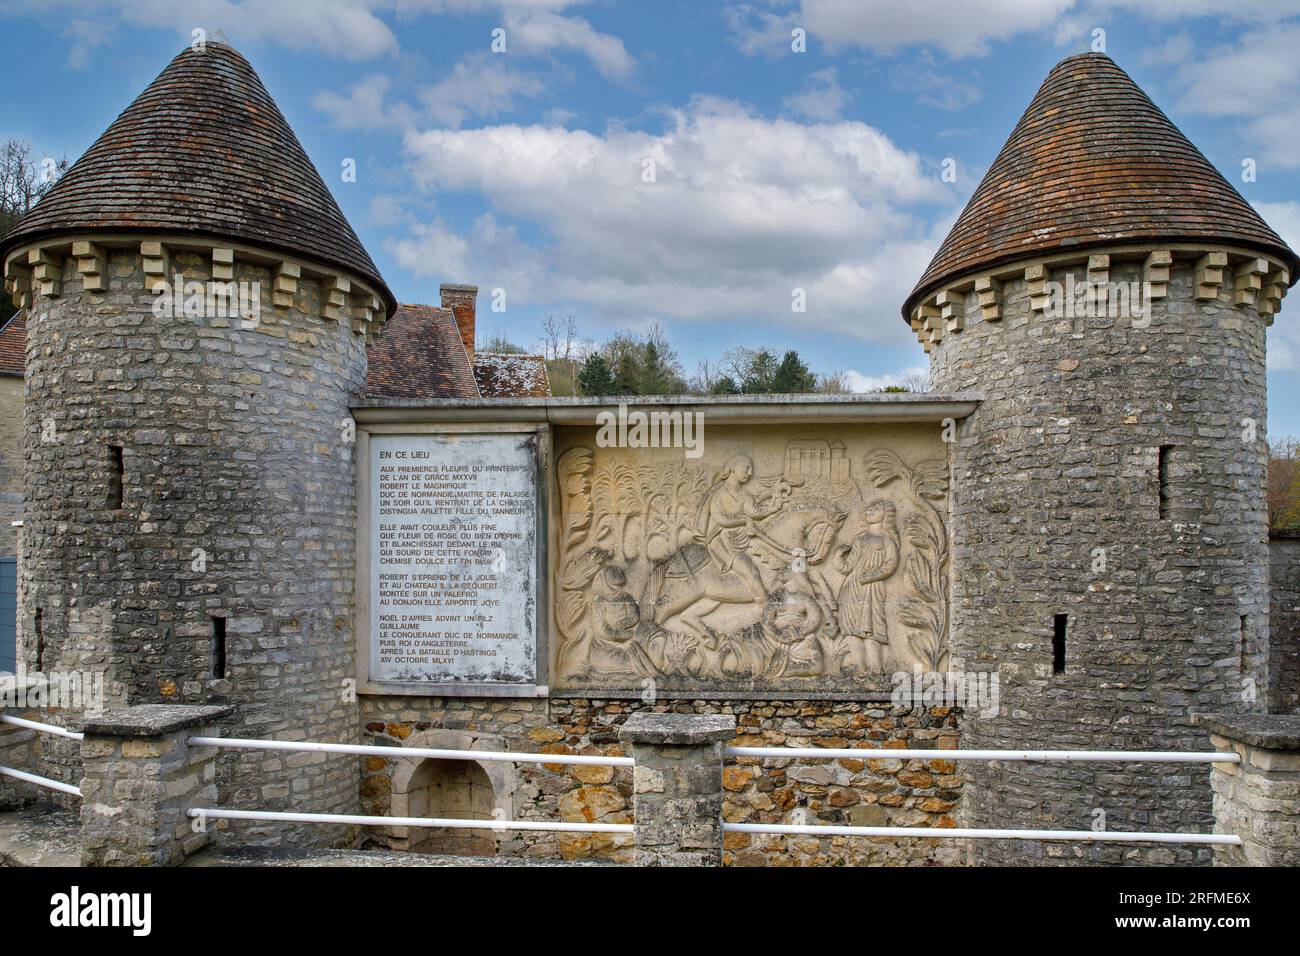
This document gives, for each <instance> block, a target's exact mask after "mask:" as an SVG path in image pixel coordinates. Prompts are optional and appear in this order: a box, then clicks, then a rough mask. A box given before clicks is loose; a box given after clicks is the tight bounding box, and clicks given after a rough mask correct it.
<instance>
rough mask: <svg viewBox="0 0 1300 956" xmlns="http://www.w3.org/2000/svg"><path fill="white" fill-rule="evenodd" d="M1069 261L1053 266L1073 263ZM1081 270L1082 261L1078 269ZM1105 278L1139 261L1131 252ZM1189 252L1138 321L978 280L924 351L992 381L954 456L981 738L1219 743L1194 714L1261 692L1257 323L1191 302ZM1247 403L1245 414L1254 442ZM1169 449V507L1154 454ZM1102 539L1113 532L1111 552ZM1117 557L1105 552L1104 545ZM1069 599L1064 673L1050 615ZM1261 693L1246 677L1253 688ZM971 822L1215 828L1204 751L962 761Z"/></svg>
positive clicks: (966, 631)
mask: <svg viewBox="0 0 1300 956" xmlns="http://www.w3.org/2000/svg"><path fill="white" fill-rule="evenodd" d="M1066 271H1067V270H1062V269H1057V270H1054V271H1053V274H1052V275H1051V278H1052V279H1054V280H1056V281H1060V282H1064V278H1065V274H1066ZM1073 271H1074V275H1075V279H1076V281H1079V282H1081V281H1083V280H1084V278H1085V274H1084V272H1083V267H1082V266H1079V267H1076V268H1074V270H1073ZM1110 279H1111V281H1115V282H1132V281H1140V280H1141V279H1142V275H1141V271H1140V264H1131V265H1120V264H1115V265H1112V267H1111V270H1110ZM1193 281H1194V280H1193V273H1192V269H1191V268H1190V266H1188V265H1185V264H1182V263H1176V264H1175V268H1174V269H1173V272H1172V275H1171V280H1170V282H1169V286H1168V296H1167V298H1165V299H1163V300H1157V301H1156V302H1155V303H1154V307H1153V315H1152V319H1151V323H1150V325H1149V327H1147V328H1141V327H1134V325H1133V323H1132V320H1131V319H1130V318H1127V317H1120V318H1108V317H1099V318H1088V319H1070V318H1061V319H1052V318H1045V317H1044V316H1043V315H1042V314H1041V313H1039V314H1031V312H1030V308H1029V301H1028V296H1027V295H1026V290H1025V284H1024V282H1023V281H1020V280H1017V281H1014V282H1008V283H1007V284H1006V286H1004V288H1003V300H1002V315H1003V317H1002V318H1001V320H999V321H992V322H985V321H982V320H981V318H980V310H979V307H978V305H977V304H976V303H975V301H974V300H975V297H974V296H971V297H970V299H971V302H970V303H969V306H968V308H967V310H966V312H965V323H966V328H965V330H964V331H962V332H959V333H956V334H951V335H949V336H947V337H945V339H944V340H943V342H942V344H941V345H939V346H938V347H936V348H935V349H934V351H933V352H932V353H931V362H932V366H931V369H932V370H931V378H932V386H933V387H934V388H935V389H936V390H940V391H965V390H974V391H979V392H982V393H983V395H984V401H983V402H982V404H981V405H980V408H979V409H978V411H977V412H976V413H975V414H974V415H973V416H972V417H971V418H970V419H967V420H966V421H965V422H964V423H963V424H962V426H961V428H960V431H959V434H958V441H957V444H956V445H955V452H954V454H955V461H954V468H953V482H954V491H953V548H954V558H953V568H954V578H953V641H954V647H953V654H954V657H956V658H961V659H963V660H964V662H965V666H966V668H967V670H970V671H977V670H996V671H998V672H999V673H1000V674H1001V710H1000V712H999V713H998V715H997V716H996V717H993V718H990V719H981V718H978V717H976V716H974V715H971V716H969V717H968V719H967V720H966V721H965V723H964V726H963V728H962V742H963V745H964V746H968V747H975V748H980V747H992V748H996V747H1017V748H1043V749H1052V748H1055V749H1063V748H1108V747H1115V748H1125V749H1161V750H1205V749H1208V745H1209V741H1208V739H1207V736H1206V734H1205V732H1204V731H1203V730H1200V729H1198V728H1196V727H1194V726H1193V725H1192V724H1191V722H1190V715H1191V714H1192V713H1193V712H1197V711H1199V712H1219V713H1239V712H1241V711H1242V710H1251V709H1256V710H1257V709H1260V708H1262V696H1263V695H1262V688H1263V686H1264V680H1263V675H1264V664H1265V660H1266V656H1267V614H1268V580H1267V561H1268V556H1267V546H1266V536H1265V508H1264V469H1265V457H1266V446H1265V439H1266V437H1267V433H1266V431H1265V414H1266V403H1265V381H1264V321H1263V319H1262V318H1261V317H1260V316H1259V315H1258V314H1257V313H1256V312H1255V310H1254V309H1253V308H1240V309H1239V308H1235V307H1234V306H1232V305H1231V304H1230V302H1229V301H1228V298H1227V296H1228V292H1226V291H1225V292H1224V294H1223V297H1221V298H1220V299H1216V300H1213V301H1209V302H1198V301H1196V300H1195V298H1194V297H1193ZM1243 419H1251V420H1253V421H1254V423H1255V428H1256V432H1255V436H1254V440H1253V441H1249V440H1243V428H1244V425H1243ZM1161 446H1172V449H1171V451H1170V452H1169V453H1167V462H1168V470H1167V475H1168V482H1167V495H1166V497H1167V502H1166V508H1167V512H1166V515H1167V516H1166V517H1162V516H1161V512H1160V509H1161V489H1160V482H1159V479H1158V472H1157V462H1158V458H1159V449H1160V448H1161ZM1098 549H1100V550H1098ZM1103 555H1104V566H1103V565H1102V564H1100V563H1099V558H1100V557H1101V556H1103ZM1058 614H1065V615H1068V630H1067V641H1066V655H1065V664H1066V666H1065V671H1064V673H1054V672H1053V633H1054V617H1055V615H1058ZM1251 687H1255V688H1259V689H1260V691H1261V692H1260V693H1258V694H1257V695H1253V699H1252V694H1251V693H1250V691H1249V688H1251ZM967 773H968V774H969V784H968V786H967V789H966V792H965V796H964V799H963V813H964V821H963V822H964V823H966V824H967V825H970V826H999V827H1006V826H1018V827H1019V826H1023V827H1064V828H1079V829H1087V828H1091V827H1092V826H1093V825H1094V824H1096V823H1101V824H1103V825H1104V826H1105V827H1106V828H1107V829H1111V830H1143V829H1150V830H1188V831H1191V830H1195V831H1201V832H1208V831H1209V830H1210V828H1211V824H1212V818H1211V803H1210V788H1209V784H1208V770H1207V768H1206V767H1204V766H1191V765H1188V766H1181V765H1170V764H1164V765H1159V764H1157V765H1138V766H1134V765H1107V764H1073V765H1069V764H1005V765H1000V766H999V765H987V764H971V765H969V766H968V767H967ZM972 853H973V854H974V859H975V860H982V861H988V862H995V863H1015V862H1022V861H1032V862H1035V863H1047V862H1054V861H1058V860H1059V861H1061V862H1069V861H1073V860H1075V859H1082V860H1084V861H1087V862H1092V863H1127V862H1134V863H1148V864H1151V863H1206V862H1208V860H1209V853H1208V851H1207V850H1206V849H1204V848H1190V847H1182V846H1116V845H1094V846H1086V847H1079V848H1075V847H1069V846H1065V845H1060V844H1042V843H1034V844H1020V843H1010V842H1003V841H976V842H975V843H974V844H973V847H972Z"/></svg>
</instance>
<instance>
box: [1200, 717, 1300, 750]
mask: <svg viewBox="0 0 1300 956" xmlns="http://www.w3.org/2000/svg"><path fill="white" fill-rule="evenodd" d="M1192 720H1193V721H1195V722H1196V724H1197V726H1200V727H1204V728H1205V729H1206V730H1208V731H1209V732H1210V733H1212V734H1217V735H1218V736H1220V737H1227V738H1229V739H1231V740H1235V741H1240V742H1242V743H1244V744H1249V745H1250V746H1252V747H1262V748H1264V749H1265V750H1300V716H1288V715H1285V714H1193V715H1192Z"/></svg>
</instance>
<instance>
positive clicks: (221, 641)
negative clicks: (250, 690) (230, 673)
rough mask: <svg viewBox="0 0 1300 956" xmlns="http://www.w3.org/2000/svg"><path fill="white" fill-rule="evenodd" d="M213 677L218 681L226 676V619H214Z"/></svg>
mask: <svg viewBox="0 0 1300 956" xmlns="http://www.w3.org/2000/svg"><path fill="white" fill-rule="evenodd" d="M212 676H213V677H214V678H216V679H218V680H221V679H223V678H225V676H226V619H225V618H224V617H214V618H213V619H212Z"/></svg>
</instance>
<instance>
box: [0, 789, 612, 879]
mask: <svg viewBox="0 0 1300 956" xmlns="http://www.w3.org/2000/svg"><path fill="white" fill-rule="evenodd" d="M80 826H81V823H80V820H79V818H78V814H77V812H76V811H75V810H64V809H60V808H58V807H55V806H52V805H41V804H36V805H32V806H29V807H25V808H24V809H22V810H14V811H10V812H7V813H0V866H79V865H80V849H79V847H78V846H77V843H76V833H77V830H78V828H79V827H80ZM185 865H186V866H390V867H391V866H616V865H617V864H612V863H605V862H592V861H582V862H568V861H566V860H530V859H523V858H517V857H481V856H480V857H472V856H437V855H434V854H430V853H396V852H394V851H392V850H299V849H288V848H283V849H281V848H275V849H272V848H264V847H234V848H219V847H210V848H208V849H207V850H204V851H203V852H202V853H199V854H198V855H196V856H195V857H193V858H192V859H190V860H187V861H186V862H185Z"/></svg>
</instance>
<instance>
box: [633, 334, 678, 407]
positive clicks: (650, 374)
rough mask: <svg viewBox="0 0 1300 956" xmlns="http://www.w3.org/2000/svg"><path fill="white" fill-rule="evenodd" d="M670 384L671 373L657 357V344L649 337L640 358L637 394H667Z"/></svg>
mask: <svg viewBox="0 0 1300 956" xmlns="http://www.w3.org/2000/svg"><path fill="white" fill-rule="evenodd" d="M671 386H672V373H671V372H670V371H669V370H668V369H667V368H665V367H664V363H663V361H662V360H661V359H660V357H659V346H657V345H656V344H655V342H654V339H650V340H648V341H647V342H646V344H645V350H644V352H643V353H642V358H641V381H640V383H639V387H638V388H637V394H638V395H668V394H670V392H669V389H670V388H671Z"/></svg>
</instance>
